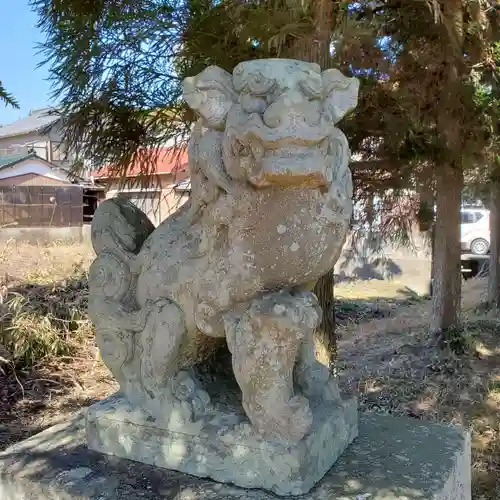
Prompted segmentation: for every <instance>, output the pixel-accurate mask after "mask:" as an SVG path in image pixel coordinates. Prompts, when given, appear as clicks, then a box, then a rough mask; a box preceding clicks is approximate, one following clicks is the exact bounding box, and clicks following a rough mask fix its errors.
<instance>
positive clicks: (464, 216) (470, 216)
mask: <svg viewBox="0 0 500 500" xmlns="http://www.w3.org/2000/svg"><path fill="white" fill-rule="evenodd" d="M474 222H476V218H475V217H474V212H461V213H460V223H461V224H474Z"/></svg>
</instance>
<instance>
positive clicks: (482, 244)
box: [470, 238, 490, 255]
mask: <svg viewBox="0 0 500 500" xmlns="http://www.w3.org/2000/svg"><path fill="white" fill-rule="evenodd" d="M489 249H490V244H489V243H488V242H487V241H486V240H485V239H483V238H478V239H477V240H474V241H473V242H472V243H471V244H470V251H471V253H473V254H474V255H486V254H487V253H488V251H489Z"/></svg>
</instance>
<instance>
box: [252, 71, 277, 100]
mask: <svg viewBox="0 0 500 500" xmlns="http://www.w3.org/2000/svg"><path fill="white" fill-rule="evenodd" d="M275 85H276V81H275V80H270V79H269V78H266V77H265V76H264V75H261V74H257V75H254V76H253V77H251V78H249V80H248V88H249V90H250V92H251V93H252V94H254V95H256V96H265V95H266V94H268V93H269V92H271V91H272V90H273V88H274V86H275Z"/></svg>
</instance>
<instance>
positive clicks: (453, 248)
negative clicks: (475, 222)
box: [431, 165, 463, 338]
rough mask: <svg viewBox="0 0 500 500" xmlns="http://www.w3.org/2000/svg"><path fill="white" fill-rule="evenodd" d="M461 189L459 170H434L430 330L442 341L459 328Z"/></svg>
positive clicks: (458, 167)
mask: <svg viewBox="0 0 500 500" xmlns="http://www.w3.org/2000/svg"><path fill="white" fill-rule="evenodd" d="M462 186H463V173H462V169H461V168H460V166H454V165H441V166H440V168H438V169H437V173H436V223H435V233H434V262H433V275H434V276H433V279H434V282H433V287H432V288H433V290H432V292H433V293H432V318H431V330H432V331H433V332H435V333H438V334H440V335H443V338H445V337H446V331H447V330H449V328H451V327H453V326H455V325H457V324H458V321H459V314H460V298H461V297H460V294H461V286H462V277H461V274H460V266H461V261H460V257H461V252H460V203H461V197H462Z"/></svg>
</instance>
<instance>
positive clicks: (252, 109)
mask: <svg viewBox="0 0 500 500" xmlns="http://www.w3.org/2000/svg"><path fill="white" fill-rule="evenodd" d="M240 103H241V107H242V108H243V109H244V110H245V111H246V112H247V113H250V114H251V113H259V114H262V113H264V111H265V110H266V108H267V101H266V100H265V99H264V98H263V97H257V96H254V95H252V94H249V93H247V92H244V93H242V94H241V95H240Z"/></svg>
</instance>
